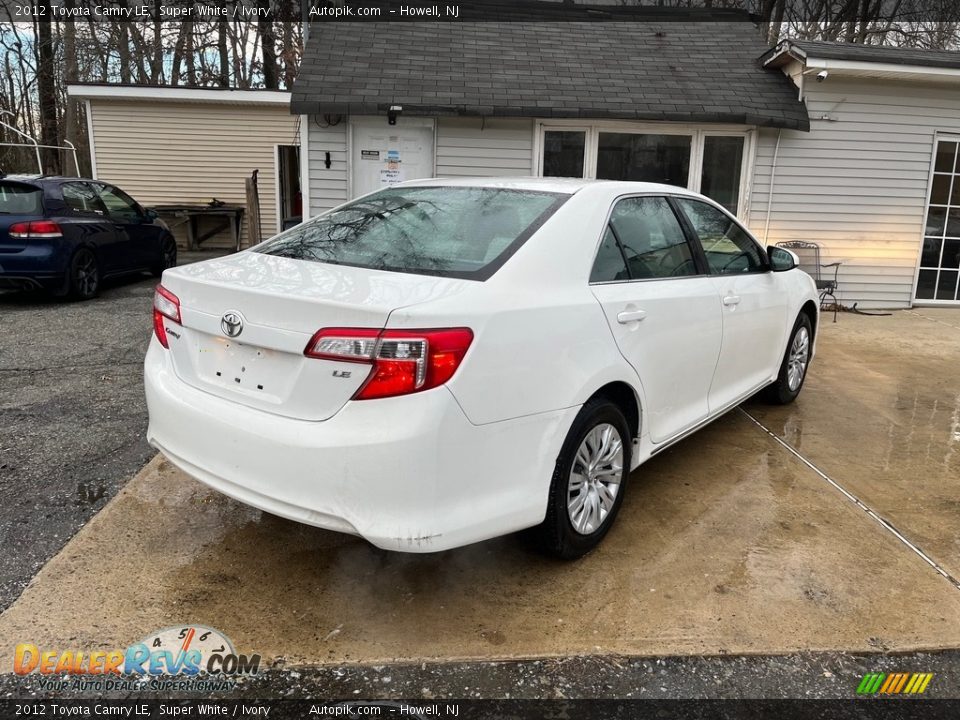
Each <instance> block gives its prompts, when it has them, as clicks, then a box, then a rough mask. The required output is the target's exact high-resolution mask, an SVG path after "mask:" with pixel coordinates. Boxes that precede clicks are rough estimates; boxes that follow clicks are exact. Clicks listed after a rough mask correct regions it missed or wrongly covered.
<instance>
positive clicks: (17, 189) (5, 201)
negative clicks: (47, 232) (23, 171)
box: [0, 183, 43, 215]
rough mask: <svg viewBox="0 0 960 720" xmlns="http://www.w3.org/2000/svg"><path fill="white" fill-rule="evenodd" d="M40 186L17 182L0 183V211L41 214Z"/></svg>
mask: <svg viewBox="0 0 960 720" xmlns="http://www.w3.org/2000/svg"><path fill="white" fill-rule="evenodd" d="M41 194H42V193H41V192H40V188H36V187H33V186H32V185H21V184H19V183H0V213H2V214H4V215H41V214H43V206H42V205H41V203H40V198H41Z"/></svg>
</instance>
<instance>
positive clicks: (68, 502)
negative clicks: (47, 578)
mask: <svg viewBox="0 0 960 720" xmlns="http://www.w3.org/2000/svg"><path fill="white" fill-rule="evenodd" d="M155 285H156V280H154V279H152V278H148V277H147V276H146V275H142V276H137V277H135V278H128V279H126V280H124V281H118V282H112V283H110V284H108V285H107V286H105V288H104V290H103V292H102V294H101V296H100V297H99V298H97V299H95V300H91V301H88V302H82V303H77V302H63V301H57V300H54V299H52V298H49V297H46V296H44V295H42V294H39V293H30V294H10V295H0V496H2V497H3V502H2V503H0V547H3V549H4V552H3V553H0V610H3V609H6V608H7V607H8V606H9V605H10V604H11V603H12V602H13V601H14V600H16V599H17V597H18V596H19V595H20V593H21V592H23V589H24V588H25V587H26V586H27V583H29V582H30V579H31V578H32V577H33V575H34V574H35V573H36V572H37V570H39V569H40V568H41V567H42V566H43V565H44V563H46V561H47V560H49V559H50V558H51V557H52V556H53V555H55V554H56V553H57V552H58V551H59V550H60V549H61V548H62V547H63V545H64V544H65V543H66V542H67V541H68V540H69V539H70V538H71V537H73V535H74V533H76V531H77V530H79V529H80V528H81V527H83V525H84V524H85V523H86V522H87V521H88V520H89V519H90V518H91V517H92V516H93V515H95V514H96V513H97V512H98V511H99V510H100V509H101V508H102V507H103V506H104V505H105V504H106V503H107V501H109V500H110V498H112V497H113V496H114V495H115V494H116V492H117V491H118V490H119V489H120V488H121V487H122V486H123V484H124V483H125V482H126V481H127V480H128V479H130V477H131V476H132V475H133V474H134V473H136V471H137V470H138V469H139V468H140V467H141V466H143V464H144V463H146V462H147V461H148V460H149V459H150V457H151V456H152V455H153V452H152V451H151V449H150V447H149V446H148V445H147V443H146V440H145V434H146V427H147V410H146V405H145V403H144V399H143V369H142V368H143V356H144V353H145V352H146V348H147V342H148V341H149V339H150V332H151V316H150V306H151V302H152V298H153V289H154V287H155Z"/></svg>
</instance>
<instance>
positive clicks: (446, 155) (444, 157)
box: [436, 118, 533, 177]
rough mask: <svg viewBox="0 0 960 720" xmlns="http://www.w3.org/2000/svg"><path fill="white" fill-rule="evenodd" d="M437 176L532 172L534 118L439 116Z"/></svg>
mask: <svg viewBox="0 0 960 720" xmlns="http://www.w3.org/2000/svg"><path fill="white" fill-rule="evenodd" d="M436 147H437V150H436V166H437V176H438V177H497V176H501V175H520V176H530V175H532V174H533V169H532V168H533V120H528V119H524V118H486V119H484V118H438V119H437V146H436Z"/></svg>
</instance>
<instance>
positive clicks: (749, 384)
mask: <svg viewBox="0 0 960 720" xmlns="http://www.w3.org/2000/svg"><path fill="white" fill-rule="evenodd" d="M675 201H676V204H677V206H678V207H679V208H680V210H681V211H682V212H683V214H684V216H685V217H686V218H687V220H688V221H689V223H690V225H691V226H692V228H693V231H694V232H695V233H696V235H697V238H698V241H699V243H700V246H701V247H702V249H703V254H704V257H705V260H706V264H707V267H708V269H709V271H710V275H711V279H712V280H713V282H714V284H715V287H716V290H717V293H718V294H719V296H720V302H721V305H722V308H723V310H722V312H723V346H722V348H721V350H720V359H719V362H718V363H717V370H716V373H715V374H714V378H713V383H712V386H711V388H710V406H711V408H714V409H715V408H718V407H721V406H723V405H727V404H729V403H731V402H734V401H736V400H739V399H742V398H743V397H744V396H745V395H748V394H750V393H751V392H753V391H754V390H756V389H757V388H759V387H760V386H761V385H764V384H765V383H767V382H768V381H769V380H770V379H771V378H772V376H773V375H775V374H776V372H777V369H778V367H779V365H780V360H781V357H782V355H783V351H784V347H785V343H786V333H787V330H788V328H787V327H786V323H787V307H788V298H787V292H786V290H785V289H784V288H783V287H782V286H781V284H780V282H779V281H778V277H777V275H776V273H773V272H770V270H769V267H768V264H767V258H766V254H765V253H764V251H763V249H762V248H761V247H760V245H759V244H758V243H757V242H756V241H755V240H754V239H753V237H752V236H751V235H750V233H748V232H747V231H746V230H744V229H743V228H742V227H741V226H740V225H739V224H738V223H737V222H736V221H735V220H734V219H733V218H732V217H731V216H730V215H728V214H727V213H725V212H724V211H723V210H721V209H720V208H718V207H716V206H714V205H712V204H709V203H706V202H703V201H702V200H696V199H693V198H685V197H677V198H676V200H675Z"/></svg>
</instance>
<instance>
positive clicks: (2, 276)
mask: <svg viewBox="0 0 960 720" xmlns="http://www.w3.org/2000/svg"><path fill="white" fill-rule="evenodd" d="M64 280H65V276H64V275H47V274H38V275H22V274H17V275H12V274H6V273H4V272H3V270H0V290H56V289H57V288H59V287H61V286H62V285H63V283H64Z"/></svg>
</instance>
